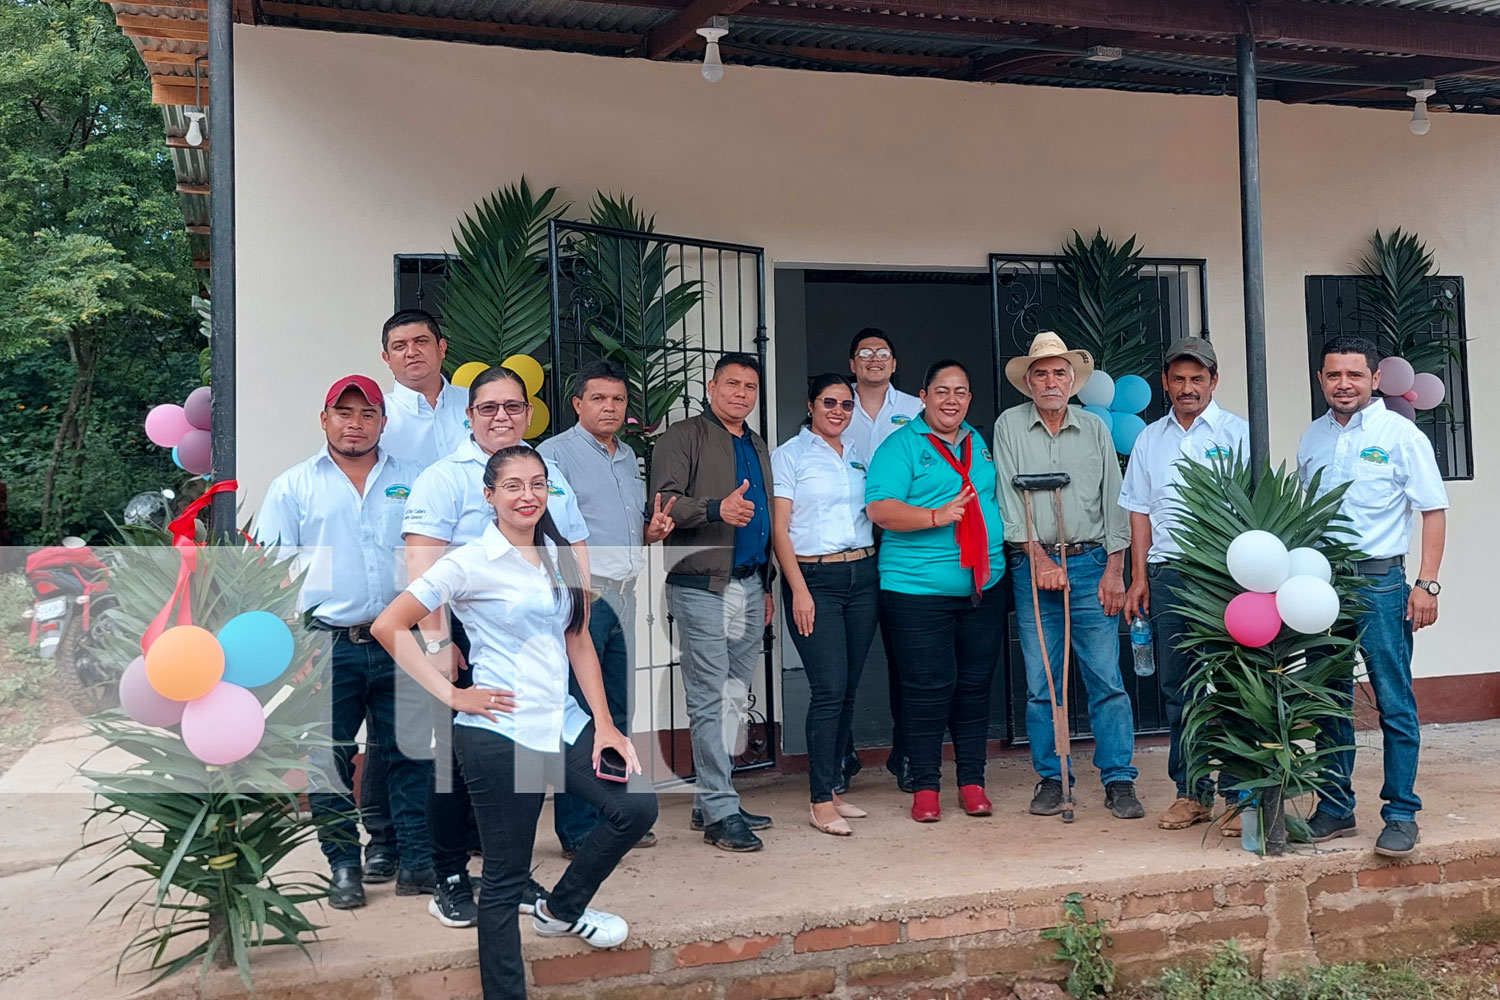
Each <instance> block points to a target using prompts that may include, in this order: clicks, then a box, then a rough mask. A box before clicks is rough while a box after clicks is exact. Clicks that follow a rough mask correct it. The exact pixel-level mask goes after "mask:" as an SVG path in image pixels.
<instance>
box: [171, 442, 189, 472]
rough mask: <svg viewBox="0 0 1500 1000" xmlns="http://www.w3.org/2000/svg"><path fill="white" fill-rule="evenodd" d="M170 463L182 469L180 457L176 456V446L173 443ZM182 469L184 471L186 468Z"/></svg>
mask: <svg viewBox="0 0 1500 1000" xmlns="http://www.w3.org/2000/svg"><path fill="white" fill-rule="evenodd" d="M172 464H173V465H175V466H177V467H178V468H179V469H182V459H180V458H178V457H177V446H176V445H175V444H174V445H173V446H172ZM182 471H183V472H186V471H187V470H186V469H182Z"/></svg>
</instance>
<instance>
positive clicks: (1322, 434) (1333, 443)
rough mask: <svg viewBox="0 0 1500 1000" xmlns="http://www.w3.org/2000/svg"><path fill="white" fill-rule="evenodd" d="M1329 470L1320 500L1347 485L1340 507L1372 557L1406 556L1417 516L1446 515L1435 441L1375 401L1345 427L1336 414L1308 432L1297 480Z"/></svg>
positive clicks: (1359, 544)
mask: <svg viewBox="0 0 1500 1000" xmlns="http://www.w3.org/2000/svg"><path fill="white" fill-rule="evenodd" d="M1319 469H1322V470H1323V479H1322V481H1321V482H1320V483H1319V484H1318V493H1319V495H1320V496H1321V495H1322V494H1324V493H1327V492H1328V491H1329V490H1331V489H1333V488H1334V487H1335V486H1338V485H1339V484H1341V483H1349V484H1350V486H1349V491H1348V492H1347V493H1345V494H1344V502H1343V504H1342V506H1341V507H1340V510H1341V512H1342V513H1343V514H1344V516H1345V517H1347V518H1349V520H1350V522H1351V524H1350V526H1351V527H1352V528H1353V529H1354V532H1355V534H1356V536H1357V537H1356V538H1355V540H1354V542H1353V544H1354V546H1355V547H1356V548H1358V549H1360V550H1361V551H1362V552H1364V554H1365V555H1366V556H1368V557H1369V558H1371V559H1391V558H1394V557H1395V556H1404V555H1406V553H1407V550H1408V549H1410V548H1411V517H1412V512H1413V511H1426V510H1447V509H1448V491H1447V490H1446V489H1445V488H1444V487H1443V477H1442V473H1440V472H1439V471H1438V465H1437V456H1436V455H1435V454H1433V450H1432V442H1431V441H1428V440H1427V436H1426V435H1424V434H1423V433H1422V432H1421V431H1420V430H1418V429H1417V425H1416V424H1414V423H1412V422H1411V421H1410V420H1408V419H1406V418H1405V417H1403V416H1401V414H1399V413H1392V412H1391V411H1390V410H1388V409H1386V406H1385V403H1383V402H1381V401H1380V400H1379V399H1376V400H1374V401H1373V402H1371V403H1370V405H1368V406H1366V407H1365V408H1364V409H1363V410H1360V411H1359V412H1358V413H1356V414H1354V415H1353V416H1352V417H1350V418H1349V423H1348V424H1345V425H1342V426H1341V425H1340V424H1339V422H1338V421H1337V420H1334V419H1333V411H1332V410H1329V411H1328V412H1327V413H1325V414H1323V416H1321V417H1319V418H1318V419H1317V420H1314V421H1313V422H1312V424H1311V425H1310V426H1309V427H1308V428H1307V430H1305V431H1303V432H1302V443H1301V444H1300V445H1298V447H1297V476H1298V478H1300V479H1301V480H1302V485H1303V486H1307V484H1308V483H1309V482H1310V481H1311V479H1312V477H1313V473H1315V472H1317V471H1318V470H1319Z"/></svg>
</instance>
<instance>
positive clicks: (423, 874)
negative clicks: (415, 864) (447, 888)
mask: <svg viewBox="0 0 1500 1000" xmlns="http://www.w3.org/2000/svg"><path fill="white" fill-rule="evenodd" d="M436 889H437V873H436V872H434V871H433V870H432V869H431V868H403V869H401V871H399V872H398V873H397V874H396V895H398V896H430V895H432V893H433V892H434V891H436Z"/></svg>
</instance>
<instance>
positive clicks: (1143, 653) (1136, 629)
mask: <svg viewBox="0 0 1500 1000" xmlns="http://www.w3.org/2000/svg"><path fill="white" fill-rule="evenodd" d="M1130 652H1131V654H1132V655H1133V656H1134V657H1135V675H1136V676H1137V677H1150V676H1151V675H1152V674H1154V673H1156V648H1155V647H1154V646H1153V645H1152V643H1151V623H1150V622H1148V621H1147V620H1146V619H1144V618H1136V620H1135V621H1133V622H1131V623H1130Z"/></svg>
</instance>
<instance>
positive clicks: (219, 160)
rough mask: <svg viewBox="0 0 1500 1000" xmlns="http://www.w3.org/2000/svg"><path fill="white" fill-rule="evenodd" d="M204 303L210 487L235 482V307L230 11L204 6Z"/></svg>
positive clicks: (222, 517) (229, 525)
mask: <svg viewBox="0 0 1500 1000" xmlns="http://www.w3.org/2000/svg"><path fill="white" fill-rule="evenodd" d="M208 95H209V102H210V105H211V111H210V113H209V115H208V180H209V266H210V267H211V268H212V269H213V270H212V272H211V277H210V279H209V281H210V283H209V300H210V305H211V307H212V309H213V324H212V339H211V340H210V342H209V344H210V347H211V352H210V357H211V362H210V369H209V371H210V373H211V375H212V378H213V460H214V482H223V481H224V480H227V479H233V478H235V476H236V474H237V469H236V461H235V422H234V415H235V330H234V326H235V322H234V321H235V303H234V6H233V0H208ZM235 499H236V495H235V493H233V492H227V491H226V492H224V493H220V494H218V495H216V496H215V497H214V498H213V506H212V507H211V508H210V511H211V515H212V516H211V520H210V528H211V530H212V533H213V537H215V538H217V539H228V538H231V537H233V536H234V533H235V530H236V529H235V523H234V522H235Z"/></svg>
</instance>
